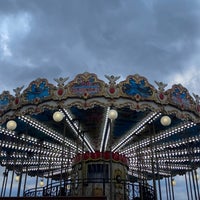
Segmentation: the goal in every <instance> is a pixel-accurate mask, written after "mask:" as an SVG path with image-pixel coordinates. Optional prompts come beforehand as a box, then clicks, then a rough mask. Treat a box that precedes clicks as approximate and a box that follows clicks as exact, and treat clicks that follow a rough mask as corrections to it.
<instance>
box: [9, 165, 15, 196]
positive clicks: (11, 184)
mask: <svg viewBox="0 0 200 200" xmlns="http://www.w3.org/2000/svg"><path fill="white" fill-rule="evenodd" d="M14 174H15V171H14V168H13V170H12V176H11V182H10V192H9V197H11V194H12V186H13V179H14Z"/></svg>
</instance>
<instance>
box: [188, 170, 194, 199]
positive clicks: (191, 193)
mask: <svg viewBox="0 0 200 200" xmlns="http://www.w3.org/2000/svg"><path fill="white" fill-rule="evenodd" d="M188 174H189V184H190V195H191V200H193V192H192V183H191V175H190V172H188Z"/></svg>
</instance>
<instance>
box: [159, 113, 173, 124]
mask: <svg viewBox="0 0 200 200" xmlns="http://www.w3.org/2000/svg"><path fill="white" fill-rule="evenodd" d="M160 123H161V124H162V125H163V126H169V125H170V124H171V119H170V117H169V116H167V115H165V116H163V117H161V119H160Z"/></svg>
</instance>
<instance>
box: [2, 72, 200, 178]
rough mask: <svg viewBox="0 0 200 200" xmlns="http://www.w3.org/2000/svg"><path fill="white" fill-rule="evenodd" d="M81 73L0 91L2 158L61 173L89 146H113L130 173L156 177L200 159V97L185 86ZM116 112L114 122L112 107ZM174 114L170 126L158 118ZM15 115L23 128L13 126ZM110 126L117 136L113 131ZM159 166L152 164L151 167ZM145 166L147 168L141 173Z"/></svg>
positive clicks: (13, 165) (12, 165)
mask: <svg viewBox="0 0 200 200" xmlns="http://www.w3.org/2000/svg"><path fill="white" fill-rule="evenodd" d="M105 77H106V78H107V79H108V82H107V83H106V82H104V81H103V80H100V79H98V77H97V75H96V74H92V73H83V74H78V75H77V76H76V77H75V78H74V80H72V81H69V82H68V83H67V81H68V79H69V78H59V79H55V81H56V82H57V85H53V84H51V83H49V82H48V80H46V79H42V78H39V79H37V80H35V81H33V82H31V83H30V84H29V86H28V87H27V88H26V89H24V88H23V87H18V88H16V89H14V92H15V95H11V94H10V92H8V91H4V92H3V93H2V94H1V95H0V123H1V129H0V140H1V141H0V142H1V158H0V161H1V165H2V166H6V167H7V168H8V169H12V170H13V169H14V170H16V171H19V170H23V171H27V170H28V171H29V174H30V175H35V174H38V173H39V174H41V176H43V175H45V174H46V175H50V174H52V171H53V172H54V174H55V173H56V172H57V173H60V169H61V165H62V168H65V169H70V168H71V167H72V164H73V162H72V161H73V158H74V157H75V156H76V155H77V154H78V153H83V152H105V151H110V149H112V151H114V152H118V153H119V154H122V155H125V156H126V158H128V160H129V172H130V173H131V174H132V175H134V176H136V177H139V176H140V177H141V176H146V177H148V178H151V177H152V174H153V173H155V174H158V176H160V177H162V176H169V175H176V174H183V173H185V172H186V171H189V170H191V169H194V168H197V167H199V166H200V147H199V146H200V144H199V143H200V125H199V122H200V105H199V96H198V95H194V94H193V96H194V97H192V96H191V95H190V94H189V92H188V90H187V89H186V88H184V87H183V86H182V85H180V84H178V85H173V86H172V87H171V88H170V89H167V90H165V88H166V86H167V84H164V83H162V82H156V84H157V86H158V89H156V88H155V87H154V86H153V85H151V84H149V82H148V80H147V79H146V78H145V77H142V76H140V75H137V74H135V75H130V76H128V77H127V78H126V80H124V81H121V82H118V81H119V78H120V77H119V76H118V77H115V76H105ZM110 109H115V110H116V111H117V112H118V117H117V119H116V120H114V121H113V122H112V128H111V129H110V126H109V123H110V120H109V119H108V112H109V110H110ZM58 110H59V111H60V112H62V113H63V114H64V116H65V117H64V120H62V121H61V122H55V121H54V120H53V117H52V116H53V113H54V112H55V111H58ZM164 115H168V116H169V117H170V118H171V124H170V125H169V126H163V125H162V124H161V122H160V120H161V118H162V117H163V116H164ZM9 120H15V121H16V122H17V128H16V129H15V130H13V131H11V130H8V129H7V127H6V124H7V122H8V121H9ZM110 133H111V136H110ZM152 166H153V167H152ZM140 172H142V173H140Z"/></svg>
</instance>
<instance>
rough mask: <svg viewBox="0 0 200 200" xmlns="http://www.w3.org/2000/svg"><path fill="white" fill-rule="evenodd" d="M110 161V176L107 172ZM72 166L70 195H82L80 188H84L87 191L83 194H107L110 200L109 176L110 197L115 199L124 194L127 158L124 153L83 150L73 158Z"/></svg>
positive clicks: (120, 197) (121, 197)
mask: <svg viewBox="0 0 200 200" xmlns="http://www.w3.org/2000/svg"><path fill="white" fill-rule="evenodd" d="M110 155H111V156H112V157H111V158H110ZM110 159H111V160H110ZM111 162H112V173H111V174H112V175H113V176H112V177H110V175H111V174H109V172H110V168H111V166H110V163H111ZM72 168H73V170H72V186H73V187H72V196H83V193H82V190H85V191H87V192H86V193H85V194H84V196H93V197H95V196H107V199H109V200H110V196H111V195H110V191H111V188H110V186H111V184H110V178H112V194H113V195H112V197H111V198H113V199H116V200H117V199H123V197H124V196H125V194H124V193H125V190H124V183H123V181H124V180H125V179H126V174H127V170H128V159H127V158H126V157H125V156H124V155H121V154H119V153H117V152H115V153H114V152H113V153H111V152H110V151H106V152H103V153H102V152H99V151H96V152H94V153H91V152H85V153H83V154H78V155H77V156H76V157H75V158H74V160H73V164H72ZM83 174H84V180H83V181H84V184H81V182H80V179H81V178H82V175H83ZM83 187H84V188H83ZM104 187H105V189H104ZM104 190H105V191H104Z"/></svg>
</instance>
